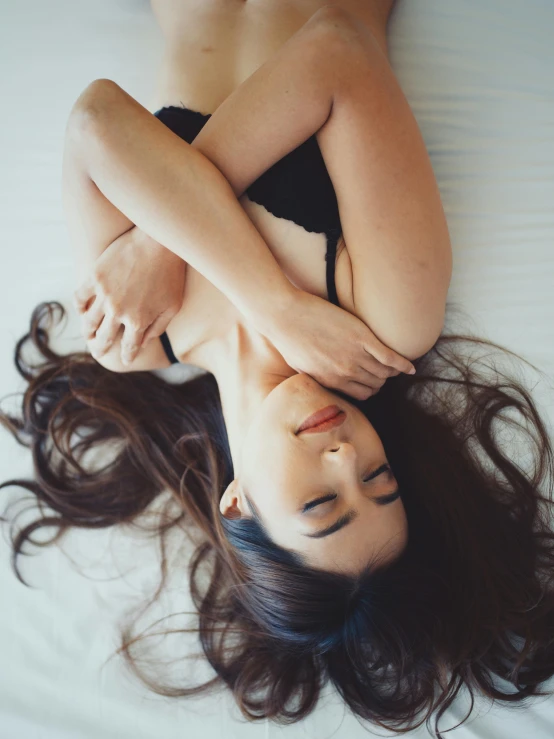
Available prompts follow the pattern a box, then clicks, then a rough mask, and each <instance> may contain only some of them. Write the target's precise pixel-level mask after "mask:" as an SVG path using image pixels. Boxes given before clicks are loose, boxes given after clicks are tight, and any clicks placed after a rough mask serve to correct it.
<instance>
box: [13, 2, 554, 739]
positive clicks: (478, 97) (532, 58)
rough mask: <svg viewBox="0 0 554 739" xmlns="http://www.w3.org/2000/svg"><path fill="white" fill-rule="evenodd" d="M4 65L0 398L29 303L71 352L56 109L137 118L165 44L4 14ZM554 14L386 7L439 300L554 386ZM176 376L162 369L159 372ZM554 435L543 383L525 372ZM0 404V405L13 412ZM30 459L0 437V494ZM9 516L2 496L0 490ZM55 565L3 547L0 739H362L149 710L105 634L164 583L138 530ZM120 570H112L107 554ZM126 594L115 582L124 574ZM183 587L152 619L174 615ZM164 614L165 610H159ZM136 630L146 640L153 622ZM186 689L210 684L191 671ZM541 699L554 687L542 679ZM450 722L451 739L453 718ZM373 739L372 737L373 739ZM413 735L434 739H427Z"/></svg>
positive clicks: (493, 716)
mask: <svg viewBox="0 0 554 739" xmlns="http://www.w3.org/2000/svg"><path fill="white" fill-rule="evenodd" d="M2 10H3V12H2V21H3V22H2V24H1V26H0V55H1V59H2V67H1V68H2V82H1V84H2V96H1V100H2V103H1V105H2V118H1V136H0V147H1V148H0V151H1V155H2V156H1V161H2V165H3V166H2V168H1V170H0V171H1V177H2V199H1V204H0V208H1V211H0V212H1V223H2V230H1V234H2V255H3V258H2V270H1V272H0V388H1V390H0V394H1V395H2V396H5V395H6V394H8V393H10V392H15V391H17V390H20V389H21V387H22V385H21V384H20V383H19V377H18V375H17V374H16V371H15V368H14V367H13V362H12V356H13V351H14V343H15V340H16V339H17V338H18V337H20V336H21V335H22V333H23V332H24V331H25V330H26V329H27V327H28V323H29V318H30V313H31V310H32V309H33V307H34V306H35V305H36V304H37V303H38V302H39V301H41V300H54V299H58V300H60V301H61V302H63V303H64V304H65V305H66V306H67V307H68V309H69V311H70V321H69V323H68V324H67V325H66V328H65V329H64V331H63V335H61V336H58V337H57V339H56V341H55V346H56V347H57V348H58V349H62V350H63V351H69V350H73V349H80V348H82V347H83V346H84V342H83V340H82V339H81V338H80V336H79V331H78V321H77V319H76V315H75V312H74V310H73V308H72V305H71V301H70V297H71V292H72V290H73V288H74V285H73V282H72V263H71V256H70V251H69V244H68V238H67V234H66V231H65V225H64V220H63V212H62V205H61V193H60V177H61V161H62V145H63V135H64V128H65V123H66V119H67V116H68V113H69V110H70V108H71V106H72V104H73V102H74V100H75V99H76V97H77V96H78V95H79V93H80V92H81V91H82V89H83V88H84V87H85V86H86V85H87V84H88V83H89V82H90V81H91V80H93V79H95V78H99V77H108V78H112V79H114V80H116V81H117V82H118V83H119V84H120V85H121V86H122V87H123V88H124V89H125V90H127V91H128V92H129V93H130V94H131V95H133V96H134V97H136V98H137V99H138V100H139V101H140V102H141V103H142V104H143V105H145V106H146V107H148V108H150V110H152V107H151V106H150V104H149V103H150V100H151V99H152V91H153V86H154V83H155V78H156V70H157V65H158V61H159V58H160V52H161V47H162V38H161V35H160V32H159V31H158V29H157V26H156V25H155V22H154V19H153V17H152V15H151V11H150V8H149V4H148V2H147V1H146V0H95V2H84V0H49V2H48V3H45V2H44V1H43V0H20V2H18V3H5V4H4V6H3V9H2ZM553 30H554V3H552V2H551V0H399V2H398V5H397V7H396V9H395V12H394V15H393V18H392V21H391V27H390V31H391V55H392V61H393V65H394V67H395V69H396V71H397V73H398V75H399V78H400V81H401V83H402V85H403V87H404V90H405V92H406V94H407V96H408V98H409V100H410V103H411V105H412V107H413V109H414V112H415V114H416V117H417V119H418V121H419V124H420V126H421V128H422V131H423V135H424V137H425V140H426V143H427V146H428V149H429V151H430V154H431V158H432V162H433V165H434V169H435V172H436V175H437V179H438V183H439V187H440V190H441V193H442V197H443V201H444V206H445V209H446V214H447V218H448V223H449V226H450V231H451V236H452V243H453V251H454V275H453V280H452V284H451V288H450V294H449V301H450V302H452V303H456V304H457V305H459V306H461V307H462V308H463V309H464V310H465V311H466V313H467V315H468V323H466V324H464V328H468V329H469V330H471V331H474V332H475V333H477V334H479V335H482V336H484V337H485V338H489V339H492V340H494V341H497V342H499V343H500V344H503V345H505V346H506V347H508V348H510V349H512V350H514V351H516V352H519V353H521V354H522V355H523V356H524V357H526V358H527V359H529V360H530V361H531V362H533V363H534V364H536V365H537V366H538V367H539V368H540V369H542V370H543V371H544V372H546V373H548V374H549V375H550V377H552V376H554V331H553V329H554V297H553V292H554V82H553V80H554V43H553V42H552V33H553ZM175 371H179V372H180V371H182V368H171V369H170V370H168V373H169V375H170V376H171V374H172V373H174V372H175ZM527 376H528V378H529V382H530V383H532V385H534V390H533V396H534V398H535V399H536V401H537V403H539V406H540V408H541V409H542V410H543V412H544V414H545V415H546V416H547V418H549V419H550V424H551V429H552V427H553V426H554V385H553V383H552V381H550V382H546V381H544V380H541V379H540V377H538V376H537V375H536V374H535V373H533V372H529V373H527ZM10 402H11V401H4V404H3V407H4V408H9V407H11V405H10ZM31 469H32V468H31V464H30V459H29V455H28V452H27V451H26V450H25V449H21V448H19V447H18V446H17V445H16V444H15V442H13V440H12V439H11V437H9V436H8V434H7V433H5V432H1V433H0V478H1V480H2V481H3V480H6V479H7V478H9V477H17V476H27V475H30V474H31ZM0 495H1V501H2V507H3V503H4V501H5V500H6V499H7V498H8V497H10V498H12V497H14V496H16V495H17V491H16V490H15V489H10V490H8V491H6V490H3V491H0ZM64 550H65V551H66V552H67V554H69V555H71V557H72V558H73V559H74V560H75V561H76V562H77V564H78V565H79V566H80V567H84V572H85V575H86V576H83V575H82V574H80V573H79V571H78V569H77V567H76V566H73V565H72V564H71V561H70V560H69V559H68V558H67V556H66V555H65V554H63V553H62V552H60V551H59V550H58V549H56V548H49V549H46V550H44V551H43V552H40V554H39V555H38V556H36V557H33V558H25V561H24V562H22V569H23V573H24V575H25V576H26V577H27V578H28V581H29V582H30V583H31V584H32V585H34V586H36V587H35V588H34V589H30V588H25V587H24V586H23V585H21V584H20V583H19V582H18V581H17V580H16V579H15V577H14V575H13V574H12V571H11V568H10V563H9V547H8V544H7V531H6V530H4V535H3V537H2V538H1V539H0V590H1V593H2V602H1V607H0V655H1V661H0V738H1V739H131V738H132V739H146V738H148V739H151V738H152V737H156V738H158V737H159V738H161V739H177V738H179V739H182V737H187V738H189V737H190V738H191V739H196V737H202V738H203V739H211V738H212V737H225V738H226V739H231V738H233V737H241V739H248V737H253V738H254V739H258V738H260V737H266V738H267V737H271V738H272V739H275V738H276V737H278V736H279V737H280V736H281V735H282V736H283V739H293V738H295V737H304V738H308V737H318V739H323V738H324V737H331V736H334V737H339V738H342V737H347V738H348V739H355V738H356V737H363V736H366V731H365V729H364V728H362V727H361V726H360V725H359V724H358V723H357V721H356V720H354V719H353V718H352V717H351V716H349V715H345V714H346V712H345V710H344V708H343V706H342V704H341V701H340V700H339V699H338V698H337V697H335V696H333V695H331V694H330V692H329V691H328V696H329V697H328V698H326V699H325V700H324V701H322V705H321V707H320V708H318V709H317V710H316V711H315V712H314V713H313V714H312V715H311V716H310V717H309V719H307V720H306V721H304V722H302V723H300V724H297V725H294V726H291V727H286V728H281V727H278V726H276V725H272V724H271V723H269V722H261V723H258V724H255V725H254V724H247V723H246V722H245V721H244V720H243V719H241V718H240V716H239V713H238V710H237V709H236V707H235V706H234V702H233V700H232V698H231V697H230V696H229V695H228V694H227V693H221V694H216V695H215V696H213V697H209V698H204V699H202V700H170V699H163V698H160V697H158V696H156V695H154V694H151V693H148V692H147V691H146V689H144V688H142V687H141V685H140V684H139V683H138V682H136V681H134V680H133V678H131V677H130V676H129V674H128V673H127V672H126V671H125V669H124V668H123V665H122V662H121V661H120V660H119V659H117V658H116V659H113V660H112V661H111V662H109V663H108V664H107V665H106V666H105V667H104V668H102V665H103V663H104V661H105V660H106V659H107V658H108V657H109V655H110V654H111V653H112V651H113V650H114V648H115V646H116V644H117V628H118V627H117V623H118V619H119V618H120V617H121V616H122V614H123V613H124V611H125V609H127V608H128V607H131V606H132V605H133V604H134V603H139V602H140V599H141V594H143V593H144V594H147V593H148V592H149V589H150V588H151V587H152V585H153V584H154V583H155V579H156V576H157V564H156V562H157V552H156V547H155V544H154V543H153V542H151V541H148V540H147V539H146V538H145V537H144V536H142V537H141V536H138V535H137V534H132V533H131V532H123V531H104V532H73V533H71V535H70V536H69V537H68V539H67V541H66V542H65V544H64ZM112 555H113V557H112ZM120 572H121V573H123V574H124V576H123V577H119V573H120ZM182 580H183V578H180V580H178V581H177V583H176V585H175V588H176V590H175V591H174V592H173V593H172V594H171V597H169V596H167V597H166V599H165V600H164V601H163V603H162V611H165V610H166V609H168V610H169V608H170V606H174V607H175V608H176V609H178V608H179V607H180V606H182V607H184V608H186V607H187V604H188V596H187V594H186V593H183V592H179V588H180V587H182ZM162 611H160V612H159V613H161V612H162ZM157 613H158V612H156V613H152V618H151V619H148V618H147V619H146V621H145V622H144V623H145V625H146V624H147V623H150V622H151V621H154V619H155V617H156V615H157ZM194 674H198V675H210V674H211V673H210V671H209V670H208V668H203V667H201V666H200V667H199V668H197V671H196V672H195V673H194ZM550 687H551V689H552V690H554V681H553V682H551V684H550ZM466 705H467V704H466V700H465V698H463V697H462V698H461V699H460V700H459V701H458V702H457V703H456V704H455V707H454V708H453V710H451V711H449V712H448V714H447V716H446V717H445V719H444V720H443V722H442V723H441V726H442V728H443V729H447V728H449V727H450V726H453V725H455V724H456V723H457V722H458V721H459V720H460V719H461V718H462V717H463V715H464V713H465V707H466ZM477 708H478V711H477V712H476V713H475V714H474V717H473V718H472V720H471V721H469V722H467V723H466V724H464V725H463V726H462V727H461V728H460V729H457V730H456V731H454V732H452V733H451V734H449V735H448V736H453V737H456V738H458V737H459V738H460V739H467V738H468V737H479V738H483V739H484V738H485V737H487V738H496V737H500V738H501V739H522V737H530V738H531V739H547V738H548V737H552V736H554V698H553V697H547V698H541V699H535V700H534V701H532V702H531V703H530V704H529V706H528V707H526V708H525V709H523V710H522V708H521V707H520V709H519V710H516V711H514V710H510V709H507V708H500V707H494V708H493V709H492V710H491V709H490V704H489V703H487V702H483V703H480V704H479V705H478V707H477ZM375 733H376V734H378V733H380V734H381V735H383V734H385V732H377V731H376V732H375ZM411 736H414V737H415V736H417V737H420V736H421V737H427V736H428V733H427V731H426V730H424V729H423V728H422V729H419V730H418V731H414V732H413V733H412V734H411Z"/></svg>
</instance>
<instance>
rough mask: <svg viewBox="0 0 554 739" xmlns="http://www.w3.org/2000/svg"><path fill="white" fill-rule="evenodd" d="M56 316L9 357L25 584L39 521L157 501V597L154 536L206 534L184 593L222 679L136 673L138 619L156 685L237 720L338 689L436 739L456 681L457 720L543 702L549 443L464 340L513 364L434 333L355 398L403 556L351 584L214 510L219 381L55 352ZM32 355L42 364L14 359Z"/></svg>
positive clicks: (552, 649)
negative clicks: (393, 500) (227, 709)
mask: <svg viewBox="0 0 554 739" xmlns="http://www.w3.org/2000/svg"><path fill="white" fill-rule="evenodd" d="M64 315H65V310H64V308H63V306H62V305H61V304H60V303H57V302H51V303H41V304H40V305H38V306H37V307H36V308H35V310H34V311H33V314H32V318H31V323H30V329H29V332H28V333H26V334H25V335H24V336H23V337H22V338H21V339H20V340H19V341H18V342H17V345H16V349H15V363H16V366H17V369H18V371H19V373H20V374H21V375H22V377H23V378H24V379H25V380H26V381H27V383H28V386H27V387H26V390H25V391H24V393H22V402H21V412H20V414H19V416H18V417H15V416H13V415H9V414H7V413H1V415H0V421H1V423H2V424H3V425H4V426H5V428H7V429H8V430H9V431H10V432H11V433H12V434H13V435H14V437H15V438H16V439H17V440H18V441H19V442H20V443H21V444H24V445H25V446H27V447H29V448H30V449H31V451H32V454H33V460H34V479H33V480H9V481H7V482H5V483H3V485H0V488H5V487H7V486H10V485H17V486H20V487H22V488H25V489H26V490H27V491H28V492H29V493H30V494H31V495H32V496H33V499H34V500H35V502H36V504H37V514H38V517H37V518H36V520H35V521H33V522H31V523H28V524H26V525H25V526H22V527H20V526H18V525H17V519H18V516H15V517H13V518H12V519H11V528H10V532H11V540H12V545H13V555H12V557H13V559H12V562H13V567H14V570H15V572H16V574H17V576H18V577H19V579H21V580H22V581H23V579H22V577H21V574H20V572H19V570H18V567H17V558H18V555H19V554H21V553H22V547H23V545H24V543H25V542H26V541H28V542H31V543H33V539H32V535H33V534H34V532H35V531H36V530H37V529H40V528H41V527H54V531H55V534H54V535H53V536H52V537H51V539H50V541H51V542H54V541H57V540H58V539H59V538H60V536H61V535H62V534H63V533H64V532H65V531H66V530H67V529H68V528H69V527H72V526H78V527H86V528H101V527H107V526H113V525H114V524H119V523H129V522H132V521H134V520H135V519H138V517H139V516H140V514H141V513H142V512H144V511H145V510H146V508H147V507H149V506H150V504H151V503H153V501H154V500H155V499H157V498H158V496H161V495H162V494H164V495H165V496H166V498H165V499H163V498H162V499H163V500H164V501H165V502H164V505H163V508H162V509H161V512H160V519H159V525H158V526H157V532H158V533H159V537H160V542H161V543H162V552H163V560H162V572H161V575H162V577H161V582H160V588H158V591H157V592H158V593H159V592H161V588H162V586H163V583H164V581H165V578H166V574H167V562H166V560H165V549H164V546H163V543H164V541H165V537H166V536H167V535H168V533H169V531H170V530H171V529H175V527H183V525H184V524H186V525H187V526H188V527H192V528H193V529H194V530H195V531H197V532H198V534H199V535H200V539H199V541H198V544H197V546H196V548H195V550H194V553H193V556H192V560H191V562H190V570H189V571H190V592H191V594H192V599H193V602H194V606H195V608H196V611H197V615H198V625H197V631H198V634H199V637H200V642H201V645H202V650H203V653H204V655H205V657H206V658H207V660H208V662H209V664H210V665H211V667H212V668H213V670H215V673H216V675H215V677H213V679H211V680H208V681H207V682H204V683H203V684H201V685H183V686H169V685H167V684H165V685H164V684H160V683H159V682H158V681H154V680H153V679H152V677H151V676H149V675H148V674H147V673H145V672H144V671H143V670H141V669H139V667H138V661H137V659H136V654H135V650H136V649H137V648H138V646H139V644H141V643H143V639H144V638H145V637H144V634H143V633H138V634H135V633H134V630H135V628H134V627H135V626H136V620H135V619H131V622H130V623H127V624H126V625H125V628H124V629H123V633H122V642H121V646H120V648H119V649H118V650H117V652H116V654H117V653H120V654H122V655H124V657H125V658H126V660H127V662H128V664H129V665H130V666H131V667H132V668H133V670H134V671H135V673H136V674H137V675H138V676H139V677H140V678H141V679H142V680H143V681H144V682H145V683H146V684H147V685H148V686H149V687H150V688H151V689H152V690H155V691H156V692H158V693H161V694H163V695H169V696H174V697H179V696H189V695H193V694H197V693H200V692H201V691H204V690H207V689H209V688H212V687H216V686H217V685H220V686H222V687H223V686H227V687H228V688H229V689H230V690H231V691H232V692H233V694H234V697H235V699H236V701H237V704H238V706H239V707H240V710H241V712H242V713H243V715H244V716H246V717H247V718H249V719H251V720H255V719H261V718H270V719H273V720H275V721H278V722H280V723H292V722H295V721H298V720H299V719H301V718H303V717H305V716H306V715H307V714H309V713H310V711H311V710H312V709H313V708H314V707H315V706H316V703H317V701H318V697H319V695H320V692H321V690H322V688H323V687H324V685H325V684H327V683H328V682H329V681H330V682H331V684H332V685H333V686H334V688H336V690H337V691H338V693H339V694H340V696H342V698H343V699H344V701H345V702H346V704H347V705H348V707H349V708H350V709H351V710H352V712H353V713H354V714H355V715H357V716H359V717H361V718H363V719H366V720H368V721H370V722H373V723H375V724H378V725H380V726H382V727H384V728H388V729H392V730H394V731H397V732H399V733H400V732H404V731H407V730H408V729H410V728H415V727H417V726H420V725H421V724H422V723H423V722H424V721H427V723H428V726H429V727H430V719H431V717H432V716H433V715H435V724H434V731H435V736H437V737H441V734H440V732H439V729H438V723H439V720H440V718H441V716H442V715H443V714H444V712H445V710H446V709H447V708H448V707H449V706H450V705H451V704H452V702H453V700H454V699H455V697H456V695H457V694H458V692H459V691H460V689H461V688H462V686H463V685H465V686H466V687H467V689H469V693H470V697H471V707H470V709H469V712H468V713H467V715H466V717H465V718H464V721H465V720H466V718H467V717H468V716H469V715H470V714H471V711H472V709H473V705H474V694H475V693H476V692H479V693H482V694H485V695H487V696H489V697H491V698H493V699H497V700H500V701H506V702H510V703H515V702H517V701H521V700H522V699H524V698H526V697H527V696H532V695H545V694H546V693H544V692H541V691H540V689H539V686H540V684H541V683H543V682H544V681H545V680H547V679H548V678H550V677H551V676H552V675H554V589H553V587H552V585H553V579H554V541H553V540H554V534H553V533H552V530H551V528H550V517H549V514H550V513H551V506H552V499H553V495H552V493H553V481H554V455H553V448H552V445H551V442H550V440H549V436H548V432H547V427H546V424H545V421H544V420H543V419H541V417H540V414H539V412H538V411H537V408H536V407H535V405H534V402H533V400H532V398H531V396H530V394H529V392H528V391H527V390H526V389H525V387H524V386H523V384H522V382H519V381H518V380H516V379H514V378H512V379H510V377H509V376H508V375H506V374H505V373H503V372H501V371H500V370H499V369H498V367H496V366H495V363H494V362H492V363H489V364H488V365H486V364H485V363H484V362H483V360H482V358H481V359H480V360H477V359H475V358H474V357H472V356H471V351H469V352H465V351H464V352H462V351H461V350H462V349H463V348H464V347H465V348H466V349H467V348H469V349H470V350H471V349H475V348H476V347H477V348H478V347H479V346H486V347H487V350H488V351H489V356H490V348H491V347H494V348H495V349H497V350H501V351H503V352H505V355H504V356H506V355H507V354H510V355H511V356H512V357H518V355H515V354H513V353H512V352H507V350H503V349H502V347H499V346H498V345H496V344H493V343H492V342H488V341H481V340H479V339H477V338H475V337H472V336H465V335H464V336H461V335H454V334H452V335H448V336H447V335H444V334H443V335H442V336H441V337H440V338H439V340H438V341H437V342H436V344H435V346H434V347H433V348H432V349H431V350H430V351H429V352H428V353H427V354H426V355H425V356H423V357H421V358H420V359H419V360H416V361H415V364H416V367H417V374H416V375H414V376H408V375H404V374H400V375H398V376H397V377H393V378H390V379H389V380H388V381H387V382H386V383H385V385H384V386H383V387H382V389H381V390H380V391H379V393H378V394H376V395H374V396H372V397H370V398H369V399H368V400H366V401H356V400H353V399H351V398H348V400H349V401H350V402H352V403H354V404H355V405H356V407H358V408H359V409H360V410H362V412H363V413H364V414H365V415H366V417H367V418H368V419H369V421H370V422H371V424H372V425H373V426H374V428H375V430H376V432H377V433H378V434H379V437H380V438H381V441H382V443H383V446H384V449H385V451H386V454H387V458H388V460H389V462H390V464H391V467H392V469H393V471H394V475H395V476H396V479H397V480H398V482H399V486H400V490H401V491H402V500H403V503H404V506H405V509H406V514H407V519H408V527H409V536H408V543H407V546H406V548H405V550H404V551H403V553H402V554H401V555H400V556H399V557H398V558H397V559H396V560H395V561H394V562H392V563H390V564H388V565H386V566H379V562H378V561H372V562H369V563H368V564H367V566H366V568H365V569H364V571H363V572H362V573H361V574H359V575H358V576H355V577H354V576H346V575H344V574H334V573H329V572H325V571H322V570H318V569H314V568H311V567H309V566H307V565H306V563H305V562H304V561H303V559H302V557H301V556H300V555H299V554H297V553H294V552H291V551H288V550H286V549H283V548H282V547H280V546H277V545H276V544H275V543H274V542H273V541H272V540H271V538H270V537H269V536H268V533H267V531H266V530H265V528H264V524H263V521H262V520H261V519H260V517H259V516H258V515H257V512H256V510H255V508H254V509H253V510H254V515H253V517H252V518H243V519H226V518H224V517H223V516H222V515H221V514H220V511H219V501H220V498H221V495H222V494H223V491H224V490H225V488H226V487H227V485H228V484H229V483H230V482H231V480H232V479H233V466H232V460H231V457H230V451H229V445H228V439H227V433H226V430H225V424H224V419H223V415H222V411H221V402H220V396H219V392H218V388H217V383H216V381H215V378H214V377H213V375H211V374H210V373H205V374H203V375H200V376H196V377H194V378H193V379H190V380H188V381H186V382H184V383H181V384H172V383H169V382H166V380H164V379H162V377H160V376H158V375H154V374H152V373H150V372H131V373H123V374H121V373H116V372H112V371H109V370H107V369H105V368H104V367H102V366H101V365H100V364H98V362H96V361H95V360H94V359H93V358H92V357H91V356H90V354H88V353H86V352H80V353H71V354H69V355H66V356H62V355H59V354H57V353H55V352H54V351H53V350H52V348H51V347H50V345H49V336H48V333H49V331H51V329H52V328H53V326H54V325H56V323H59V321H60V320H61V319H62V318H63V317H64ZM28 348H34V349H35V350H38V353H39V355H40V357H39V359H38V360H35V361H34V362H31V361H30V359H29V358H27V359H25V358H24V356H23V355H24V353H27V349H28ZM35 353H36V352H35ZM518 359H521V358H520V357H518ZM479 366H481V368H483V367H486V371H484V370H483V369H481V371H480V370H479V369H478V368H479ZM531 366H532V365H531ZM521 421H524V422H525V423H521ZM493 426H494V429H493ZM502 429H517V430H518V431H519V433H520V434H521V436H520V437H519V438H518V442H517V444H516V445H515V449H516V450H519V451H522V452H526V453H527V458H528V461H527V465H526V466H522V465H521V464H520V461H518V459H516V458H515V454H514V449H513V448H512V447H513V446H514V445H513V438H512V440H511V441H512V447H510V448H507V447H506V448H505V446H504V443H503V442H501V441H500V439H499V438H496V440H495V435H497V434H493V431H495V432H500V431H502ZM115 442H117V444H115ZM99 445H107V447H108V448H111V449H116V450H117V454H116V455H115V456H113V455H112V457H113V459H112V460H111V461H110V462H109V463H108V464H106V465H105V466H104V467H102V468H100V469H97V468H94V469H93V468H92V467H91V466H90V465H87V464H86V463H85V455H86V453H87V452H88V451H90V450H91V449H92V448H94V447H97V446H99ZM7 512H8V511H7V510H6V511H5V517H4V519H5V520H8V519H7V518H6V515H7ZM206 573H207V575H206ZM195 613H196V612H195ZM183 631H187V629H183ZM164 633H165V632H164ZM168 633H169V632H168ZM171 633H175V631H172V632H171ZM496 678H500V679H502V680H504V681H508V682H509V683H510V685H511V688H510V690H509V692H507V691H506V689H505V688H504V689H503V688H502V687H500V686H499V685H497V681H496Z"/></svg>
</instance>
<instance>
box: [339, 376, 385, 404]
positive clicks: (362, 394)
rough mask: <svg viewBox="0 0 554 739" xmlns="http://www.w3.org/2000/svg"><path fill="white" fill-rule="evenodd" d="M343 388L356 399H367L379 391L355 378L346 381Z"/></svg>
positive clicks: (343, 390)
mask: <svg viewBox="0 0 554 739" xmlns="http://www.w3.org/2000/svg"><path fill="white" fill-rule="evenodd" d="M341 390H342V392H344V393H346V394H347V395H350V396H351V397H352V398H356V400H367V399H368V398H370V397H371V396H372V395H375V393H376V392H379V391H378V390H374V389H373V388H371V387H368V386H367V385H362V384H361V383H360V382H355V381H354V380H350V381H349V382H346V383H345V384H344V387H343V388H341Z"/></svg>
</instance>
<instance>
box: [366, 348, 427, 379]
mask: <svg viewBox="0 0 554 739" xmlns="http://www.w3.org/2000/svg"><path fill="white" fill-rule="evenodd" d="M364 349H365V350H366V352H367V353H368V354H370V355H371V356H372V357H374V358H375V359H377V360H378V361H379V362H381V364H384V365H385V366H386V367H393V368H394V369H397V370H399V371H400V372H405V373H406V374H408V375H413V374H415V371H416V370H415V367H414V365H413V364H412V363H411V362H410V360H409V359H405V358H404V357H402V356H401V355H400V354H397V353H396V352H395V351H393V350H392V349H389V348H388V346H385V345H384V344H381V343H379V344H376V345H375V346H369V345H365V346H364Z"/></svg>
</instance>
